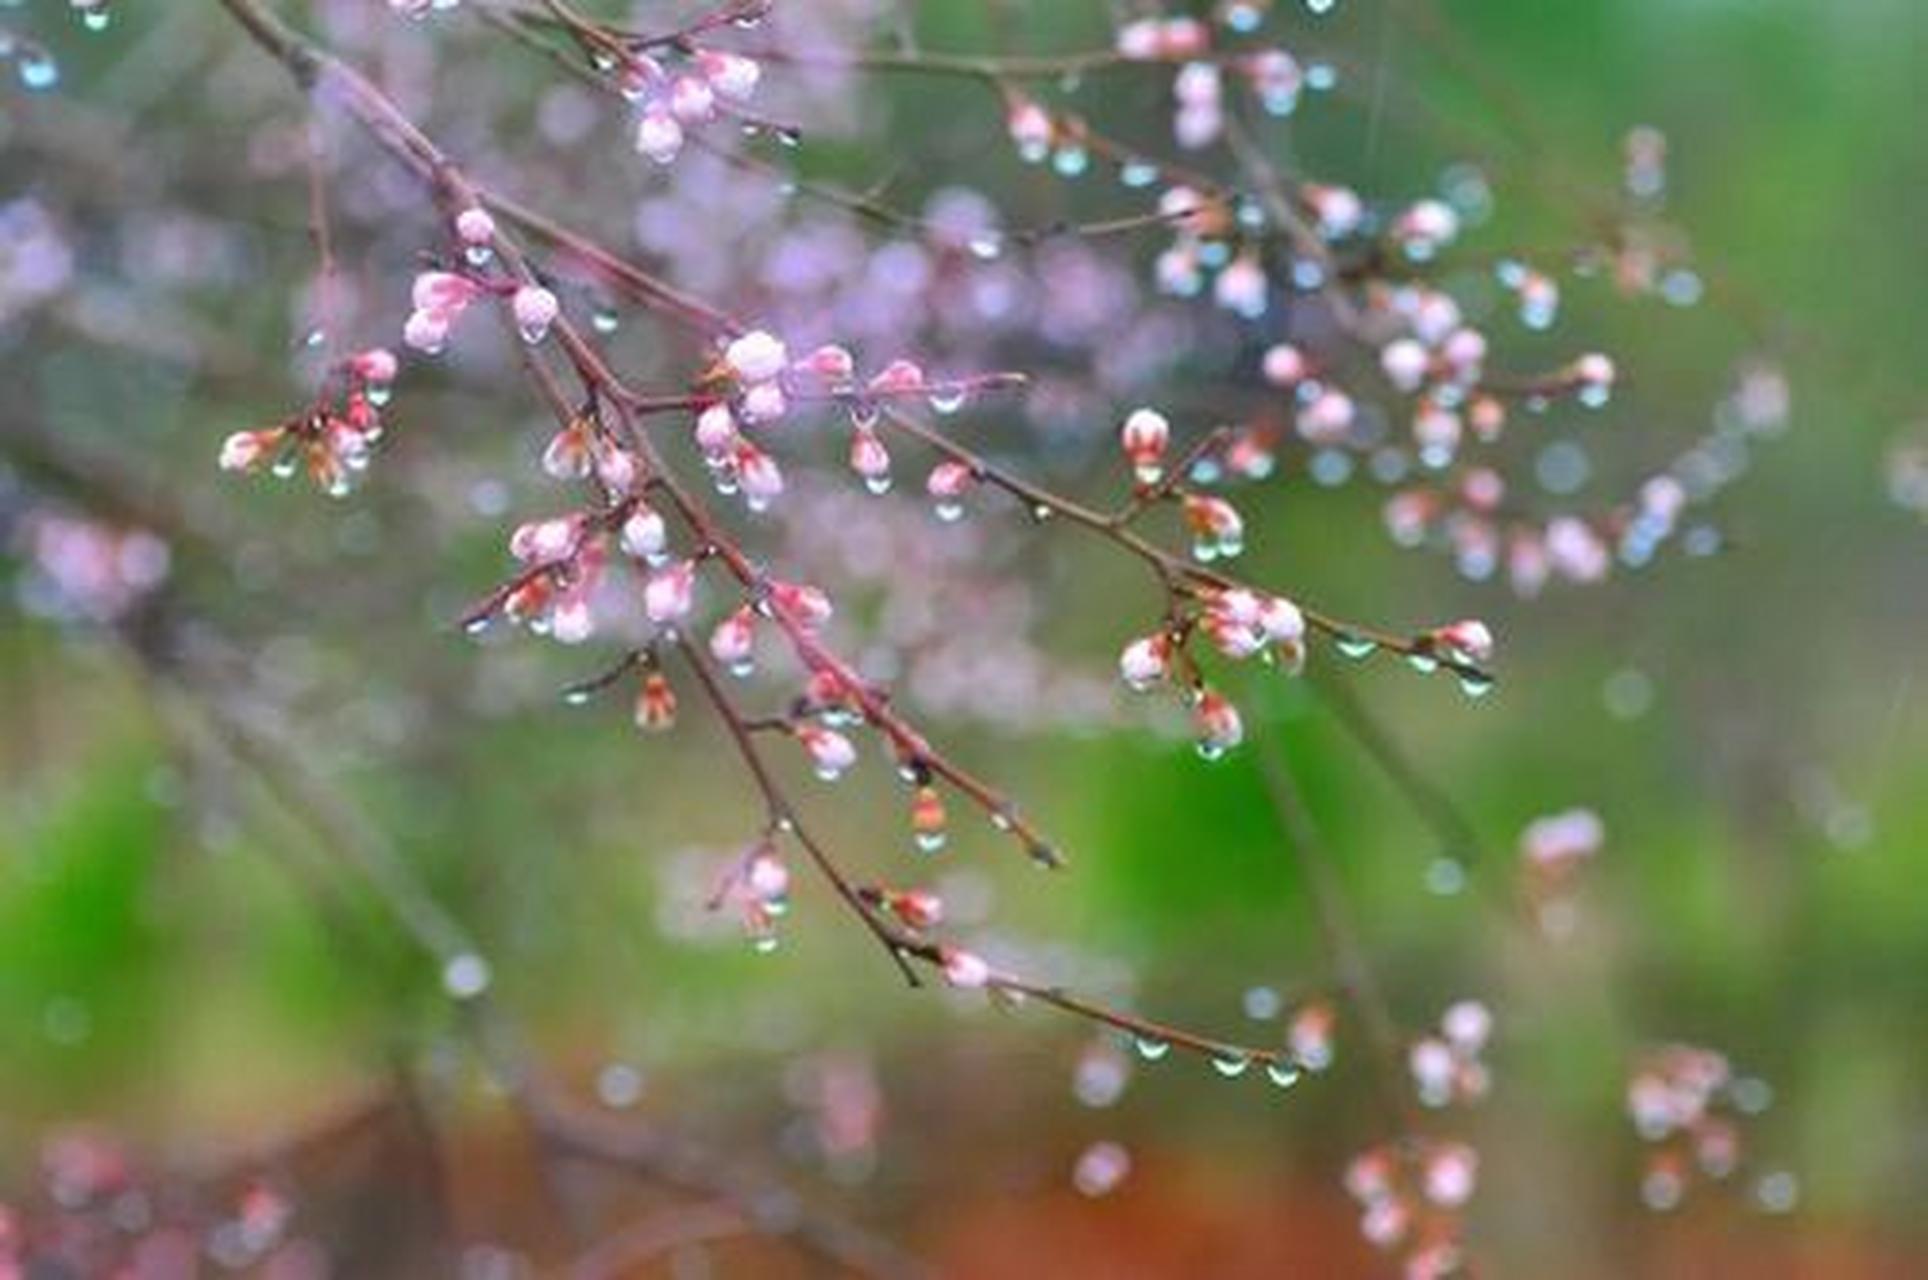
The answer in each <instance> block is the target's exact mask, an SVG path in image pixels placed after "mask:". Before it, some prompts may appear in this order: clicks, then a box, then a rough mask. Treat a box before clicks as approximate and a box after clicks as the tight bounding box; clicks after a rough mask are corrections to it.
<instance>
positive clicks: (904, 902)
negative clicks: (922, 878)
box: [884, 889, 944, 931]
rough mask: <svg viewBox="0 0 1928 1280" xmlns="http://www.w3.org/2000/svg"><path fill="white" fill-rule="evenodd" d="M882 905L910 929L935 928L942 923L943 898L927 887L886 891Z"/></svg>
mask: <svg viewBox="0 0 1928 1280" xmlns="http://www.w3.org/2000/svg"><path fill="white" fill-rule="evenodd" d="M884 905H885V906H886V907H888V908H889V909H890V913H891V914H892V915H894V916H896V917H897V918H898V919H899V920H901V921H903V922H904V924H905V925H906V926H907V927H909V928H912V929H916V930H919V931H922V930H926V929H935V928H936V927H937V926H938V925H940V924H942V923H944V900H943V899H942V898H940V897H938V896H937V895H936V894H934V893H932V892H931V891H930V890H928V889H905V890H902V891H899V892H894V893H886V894H885V895H884Z"/></svg>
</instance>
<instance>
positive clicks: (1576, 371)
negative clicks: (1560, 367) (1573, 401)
mask: <svg viewBox="0 0 1928 1280" xmlns="http://www.w3.org/2000/svg"><path fill="white" fill-rule="evenodd" d="M1571 376H1572V378H1573V383H1574V386H1575V388H1576V394H1577V395H1578V397H1579V400H1580V403H1581V404H1583V405H1585V406H1586V407H1587V408H1589V409H1598V408H1599V407H1600V406H1601V405H1603V404H1605V403H1606V402H1607V400H1608V398H1609V397H1611V396H1612V395H1613V383H1614V378H1615V376H1616V370H1615V369H1614V365H1613V360H1612V358H1611V357H1608V356H1604V355H1601V354H1600V353H1599V352H1597V351H1596V352H1593V353H1591V354H1588V355H1584V356H1581V357H1580V358H1579V359H1578V360H1575V361H1574V362H1573V367H1572V371H1571Z"/></svg>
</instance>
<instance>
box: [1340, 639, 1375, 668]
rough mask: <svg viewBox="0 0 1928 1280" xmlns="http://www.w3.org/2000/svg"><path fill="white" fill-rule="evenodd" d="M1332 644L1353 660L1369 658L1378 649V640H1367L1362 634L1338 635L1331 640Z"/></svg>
mask: <svg viewBox="0 0 1928 1280" xmlns="http://www.w3.org/2000/svg"><path fill="white" fill-rule="evenodd" d="M1332 645H1333V647H1334V648H1336V649H1337V650H1338V651H1339V652H1340V654H1341V655H1342V656H1344V657H1347V658H1351V659H1352V660H1353V661H1354V662H1358V661H1361V660H1363V659H1366V658H1370V657H1371V656H1372V655H1373V654H1375V653H1377V652H1378V651H1379V644H1378V642H1377V641H1374V640H1368V639H1366V638H1365V637H1364V636H1352V635H1345V636H1339V637H1337V638H1335V639H1334V640H1333V642H1332Z"/></svg>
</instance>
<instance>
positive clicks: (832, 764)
mask: <svg viewBox="0 0 1928 1280" xmlns="http://www.w3.org/2000/svg"><path fill="white" fill-rule="evenodd" d="M795 732H796V736H797V742H798V743H799V744H800V745H801V746H802V747H803V749H804V750H805V751H806V752H808V753H809V756H810V764H811V767H812V768H814V769H815V770H816V771H817V776H818V777H819V778H822V779H823V780H824V781H825V782H835V781H836V780H837V779H838V778H841V777H843V775H844V773H845V772H846V771H848V770H849V768H850V766H851V765H853V764H855V763H857V748H856V747H855V746H853V745H851V742H850V739H848V738H846V737H844V736H843V735H842V734H841V733H838V732H837V731H836V730H835V729H826V728H824V727H823V726H822V725H815V724H801V725H798V726H797V728H796V730H795Z"/></svg>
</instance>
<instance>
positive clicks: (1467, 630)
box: [1432, 618, 1493, 663]
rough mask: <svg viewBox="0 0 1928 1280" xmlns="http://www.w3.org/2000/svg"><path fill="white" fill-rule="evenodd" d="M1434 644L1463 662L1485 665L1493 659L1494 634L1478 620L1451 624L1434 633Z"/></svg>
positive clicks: (1470, 619) (1466, 619)
mask: <svg viewBox="0 0 1928 1280" xmlns="http://www.w3.org/2000/svg"><path fill="white" fill-rule="evenodd" d="M1432 640H1433V644H1434V645H1435V646H1436V647H1437V648H1440V649H1443V650H1444V651H1445V652H1446V653H1447V654H1448V655H1449V656H1451V657H1454V658H1457V659H1459V660H1460V661H1462V662H1471V663H1484V662H1488V661H1490V660H1491V659H1492V657H1493V633H1492V631H1491V630H1490V629H1489V628H1488V627H1487V625H1486V624H1485V623H1484V622H1481V621H1479V620H1478V619H1477V618H1465V619H1462V620H1461V621H1459V622H1454V623H1449V624H1448V625H1446V626H1443V627H1441V628H1439V629H1438V630H1437V631H1434V632H1433V635H1432Z"/></svg>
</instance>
